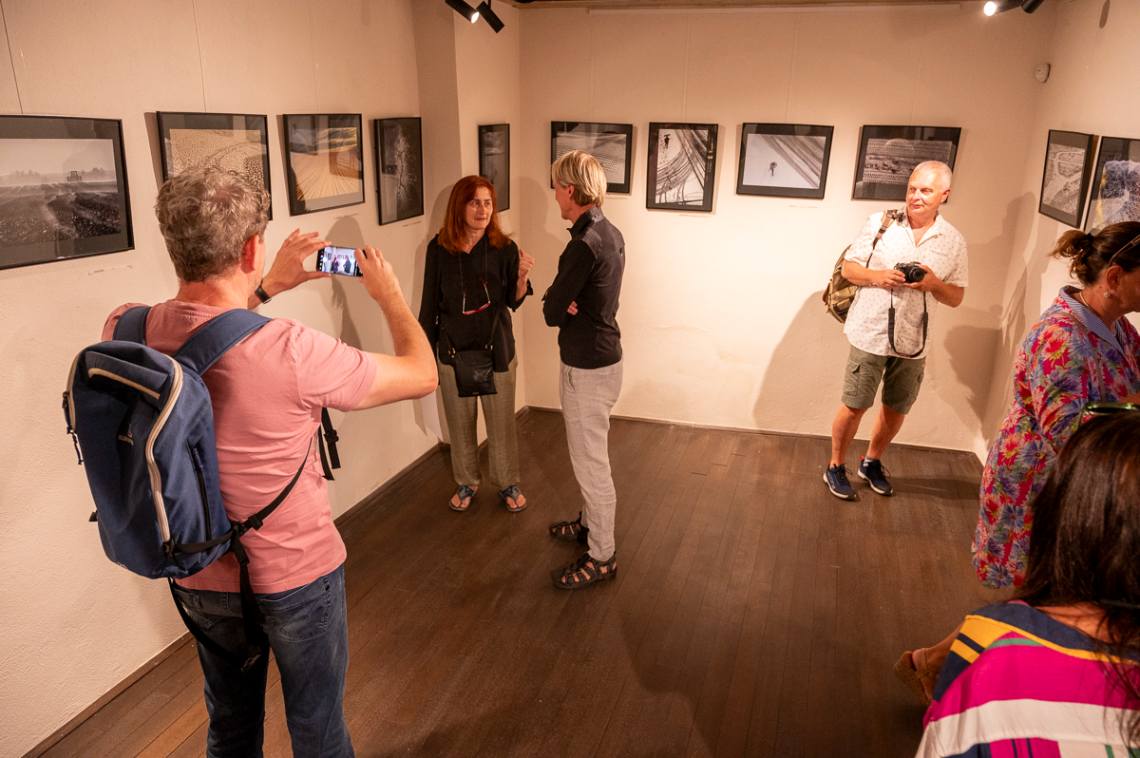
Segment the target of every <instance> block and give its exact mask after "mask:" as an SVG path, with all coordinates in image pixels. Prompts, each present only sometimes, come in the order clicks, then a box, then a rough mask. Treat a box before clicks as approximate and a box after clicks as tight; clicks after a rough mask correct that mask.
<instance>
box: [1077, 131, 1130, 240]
mask: <svg viewBox="0 0 1140 758" xmlns="http://www.w3.org/2000/svg"><path fill="white" fill-rule="evenodd" d="M1138 200H1140V139H1130V138H1127V137H1101V138H1100V149H1099V150H1098V151H1097V156H1096V171H1094V172H1093V179H1092V192H1091V193H1090V197H1089V203H1088V215H1087V216H1086V218H1085V231H1086V232H1099V231H1100V230H1101V229H1103V228H1104V227H1106V226H1108V225H1109V224H1115V223H1117V222H1120V221H1140V203H1138V202H1137V201H1138Z"/></svg>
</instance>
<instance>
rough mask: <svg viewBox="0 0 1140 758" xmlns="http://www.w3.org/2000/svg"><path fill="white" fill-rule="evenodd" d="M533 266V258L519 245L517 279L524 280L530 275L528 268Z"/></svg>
mask: <svg viewBox="0 0 1140 758" xmlns="http://www.w3.org/2000/svg"><path fill="white" fill-rule="evenodd" d="M532 268H534V258H532V257H530V256H529V255H527V254H526V251H524V250H523V249H522V248H521V247H520V248H519V281H520V282H525V281H526V280H527V277H528V276H529V275H530V270H531V269H532Z"/></svg>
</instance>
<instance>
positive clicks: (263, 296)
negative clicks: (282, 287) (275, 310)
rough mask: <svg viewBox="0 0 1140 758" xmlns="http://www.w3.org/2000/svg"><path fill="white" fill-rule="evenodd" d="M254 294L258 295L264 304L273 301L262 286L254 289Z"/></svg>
mask: <svg viewBox="0 0 1140 758" xmlns="http://www.w3.org/2000/svg"><path fill="white" fill-rule="evenodd" d="M253 294H255V295H257V299H258V300H260V301H261V302H263V303H268V302H269V301H270V300H272V299H273V298H271V297H270V296H269V293H268V292H266V291H265V290H264V289H263V288H262V287H261V285H260V284H258V285H257V288H256V289H254V291H253Z"/></svg>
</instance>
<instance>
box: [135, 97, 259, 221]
mask: <svg viewBox="0 0 1140 758" xmlns="http://www.w3.org/2000/svg"><path fill="white" fill-rule="evenodd" d="M155 116H156V118H157V122H158V139H159V142H160V144H161V147H162V149H161V151H160V156H161V158H162V179H163V181H166V180H167V179H169V178H170V177H172V176H177V175H178V174H181V173H182V172H183V171H186V170H187V169H191V168H197V167H199V166H214V167H216V168H220V169H224V170H226V171H234V172H236V173H238V174H241V175H242V176H243V177H245V178H246V179H248V180H249V181H250V182H251V183H252V184H253V185H254V186H255V187H258V188H260V189H263V190H265V191H266V192H268V193H270V197H272V192H271V190H270V184H269V133H268V127H267V123H268V120H267V118H266V117H265V116H256V115H247V114H243V113H172V112H166V111H159V112H158V113H156V114H155ZM269 217H270V218H273V204H272V201H271V202H270V209H269Z"/></svg>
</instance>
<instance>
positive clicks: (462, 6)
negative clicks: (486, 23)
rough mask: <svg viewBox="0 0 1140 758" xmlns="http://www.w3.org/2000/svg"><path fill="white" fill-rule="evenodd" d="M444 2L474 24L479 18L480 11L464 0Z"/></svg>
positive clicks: (445, 0)
mask: <svg viewBox="0 0 1140 758" xmlns="http://www.w3.org/2000/svg"><path fill="white" fill-rule="evenodd" d="M444 2H446V3H447V4H448V5H450V6H451V9H452V10H454V11H455V12H456V13H458V14H459V15H460V16H463V18H465V19H467V20H468V21H470V22H471V23H473V24H474V23H475V22H476V21H478V20H479V11H477V10H475V9H474V8H472V7H471V6H470V5H468V4H467V3H465V2H463V0H444Z"/></svg>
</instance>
